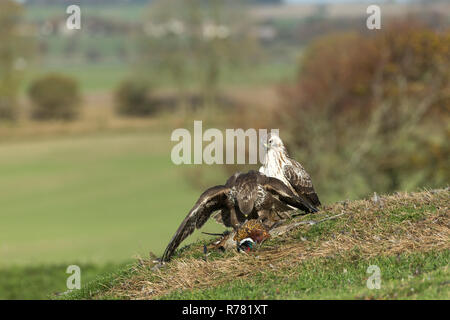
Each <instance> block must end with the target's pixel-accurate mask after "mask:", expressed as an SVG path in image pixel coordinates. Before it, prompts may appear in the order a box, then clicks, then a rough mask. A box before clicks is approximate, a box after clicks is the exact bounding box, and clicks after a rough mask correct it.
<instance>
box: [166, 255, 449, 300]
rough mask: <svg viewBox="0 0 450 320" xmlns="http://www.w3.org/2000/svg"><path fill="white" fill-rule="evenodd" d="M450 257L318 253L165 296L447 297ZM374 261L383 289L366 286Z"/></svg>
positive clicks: (222, 297) (176, 297) (213, 297)
mask: <svg viewBox="0 0 450 320" xmlns="http://www.w3.org/2000/svg"><path fill="white" fill-rule="evenodd" d="M449 261H450V250H446V251H443V252H428V253H419V254H408V255H402V256H398V257H397V256H396V257H378V258H373V259H368V260H356V261H355V260H353V258H352V254H348V255H345V256H337V257H333V258H317V259H312V260H309V261H307V262H303V263H300V264H298V265H295V266H293V267H292V268H288V269H286V270H278V271H271V272H265V273H260V274H256V275H255V276H254V277H251V278H250V279H246V280H241V279H236V280H234V281H232V282H230V283H227V284H226V285H221V286H218V287H214V288H211V289H206V290H192V291H190V290H186V291H176V292H173V293H171V294H169V295H166V296H163V297H161V299H236V297H240V298H242V299H375V298H376V299H392V298H405V299H449V298H450V290H449V289H450V288H449V270H448V263H449ZM370 265H377V266H378V267H379V268H380V270H381V288H380V289H379V290H377V289H372V290H371V289H368V288H367V279H368V277H369V276H370V274H368V273H367V272H366V271H367V268H368V267H369V266H370ZM280 280H281V281H280Z"/></svg>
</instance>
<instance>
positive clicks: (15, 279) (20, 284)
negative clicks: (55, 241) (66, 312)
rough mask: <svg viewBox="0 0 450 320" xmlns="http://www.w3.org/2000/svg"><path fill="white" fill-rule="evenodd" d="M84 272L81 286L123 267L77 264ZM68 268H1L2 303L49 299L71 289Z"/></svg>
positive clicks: (60, 266) (57, 266) (56, 265)
mask: <svg viewBox="0 0 450 320" xmlns="http://www.w3.org/2000/svg"><path fill="white" fill-rule="evenodd" d="M74 264H75V265H77V266H79V267H80V270H81V285H85V284H86V283H88V282H91V281H93V280H95V279H97V277H98V275H99V274H103V273H111V272H113V271H114V270H116V269H117V268H120V267H121V266H120V265H116V264H102V265H95V264H91V263H89V264H83V263H74ZM67 267H68V265H65V264H53V265H37V266H10V267H3V268H0V274H1V275H2V276H1V277H0V300H12V299H33V300H35V299H49V298H51V297H55V296H57V295H60V294H63V293H64V292H66V291H67V290H68V289H67V285H66V282H67V278H68V277H69V276H70V274H68V273H66V270H67Z"/></svg>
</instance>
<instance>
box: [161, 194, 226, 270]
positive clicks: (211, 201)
mask: <svg viewBox="0 0 450 320" xmlns="http://www.w3.org/2000/svg"><path fill="white" fill-rule="evenodd" d="M228 191H229V188H228V187H225V186H215V187H212V188H209V189H208V190H206V191H205V192H203V193H202V195H201V196H200V198H199V199H198V200H197V202H196V203H195V205H194V207H193V208H192V209H191V211H189V214H188V215H187V216H186V218H184V220H183V222H182V223H181V225H180V226H179V227H178V230H177V232H175V234H174V236H173V237H172V240H170V243H169V244H168V245H167V248H166V250H165V251H164V254H163V256H162V258H161V260H162V261H169V260H170V257H171V256H172V255H173V253H174V252H175V250H176V248H178V246H179V245H180V244H181V242H182V241H183V240H184V239H186V238H187V237H188V236H189V235H191V234H192V233H193V232H194V231H195V228H197V229H199V228H201V227H202V226H203V225H204V224H205V222H206V221H207V220H208V219H209V217H210V216H211V214H212V213H213V212H215V211H217V210H219V209H221V208H222V207H223V206H225V200H226V198H227V196H226V193H227V192H228Z"/></svg>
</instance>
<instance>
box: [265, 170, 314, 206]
mask: <svg viewBox="0 0 450 320" xmlns="http://www.w3.org/2000/svg"><path fill="white" fill-rule="evenodd" d="M264 178H265V179H264V182H263V187H264V189H265V190H267V191H268V192H270V193H271V194H273V195H275V196H278V198H279V199H280V200H281V201H283V202H284V203H286V204H289V205H291V206H293V207H296V208H298V209H300V210H303V211H305V212H317V211H318V210H317V208H316V207H315V206H313V205H312V204H311V203H310V202H309V201H308V200H307V199H305V198H304V196H303V195H301V194H299V195H298V196H297V195H294V194H293V192H292V191H291V190H290V189H289V188H288V187H287V186H286V185H285V184H284V183H283V182H282V181H281V180H278V179H277V178H272V177H264Z"/></svg>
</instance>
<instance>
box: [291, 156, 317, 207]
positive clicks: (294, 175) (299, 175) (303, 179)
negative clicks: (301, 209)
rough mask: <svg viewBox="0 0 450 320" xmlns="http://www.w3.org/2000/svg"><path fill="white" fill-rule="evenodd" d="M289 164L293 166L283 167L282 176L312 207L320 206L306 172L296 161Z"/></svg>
mask: <svg viewBox="0 0 450 320" xmlns="http://www.w3.org/2000/svg"><path fill="white" fill-rule="evenodd" d="M291 162H292V164H293V165H285V166H284V167H283V174H284V176H285V177H286V179H287V180H288V181H289V183H290V184H291V186H292V187H293V188H294V190H295V191H297V193H298V194H299V195H303V196H304V197H305V198H306V199H308V200H309V201H310V202H311V204H312V205H313V206H316V207H317V206H320V205H321V203H320V201H319V197H318V196H317V193H316V191H315V190H314V186H313V184H312V181H311V177H310V176H309V174H308V172H306V170H305V169H304V168H303V166H302V165H301V164H300V163H298V162H297V161H295V160H293V159H291Z"/></svg>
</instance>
